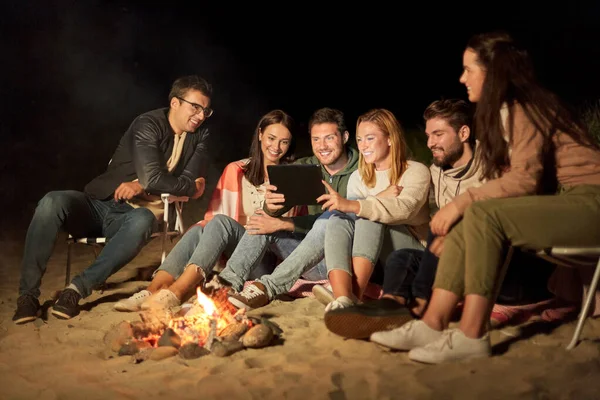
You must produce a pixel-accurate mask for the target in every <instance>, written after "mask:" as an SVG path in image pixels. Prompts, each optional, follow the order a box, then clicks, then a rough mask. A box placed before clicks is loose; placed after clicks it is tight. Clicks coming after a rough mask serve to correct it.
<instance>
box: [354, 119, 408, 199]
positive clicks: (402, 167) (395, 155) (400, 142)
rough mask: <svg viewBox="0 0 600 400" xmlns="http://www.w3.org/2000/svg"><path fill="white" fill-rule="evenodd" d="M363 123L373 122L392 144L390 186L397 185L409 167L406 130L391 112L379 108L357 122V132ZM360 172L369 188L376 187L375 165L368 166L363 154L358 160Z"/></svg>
mask: <svg viewBox="0 0 600 400" xmlns="http://www.w3.org/2000/svg"><path fill="white" fill-rule="evenodd" d="M363 122H371V123H373V124H375V126H377V128H379V129H380V130H381V131H382V132H383V133H384V135H386V136H387V137H388V138H389V139H390V142H391V146H390V153H391V154H390V156H391V159H392V167H391V171H390V174H389V177H390V185H395V184H396V183H397V182H398V180H399V179H400V177H401V176H402V174H403V173H404V171H406V168H407V166H408V162H407V161H408V154H407V149H408V147H407V146H406V141H405V139H404V130H403V129H402V126H401V125H400V122H398V120H397V119H396V117H395V116H394V114H393V113H392V112H391V111H388V110H386V109H383V108H377V109H373V110H370V111H367V112H366V113H364V114H362V115H361V116H360V117H358V120H357V121H356V131H357V132H358V126H359V125H360V124H361V123H363ZM358 172H359V174H360V177H361V179H362V181H363V182H364V183H365V185H367V187H369V188H372V187H375V184H376V183H377V178H376V176H375V165H374V164H367V163H366V162H365V159H364V157H363V155H362V153H361V154H360V155H359V158H358Z"/></svg>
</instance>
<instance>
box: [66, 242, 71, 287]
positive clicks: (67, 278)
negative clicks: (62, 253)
mask: <svg viewBox="0 0 600 400" xmlns="http://www.w3.org/2000/svg"><path fill="white" fill-rule="evenodd" d="M71 246H72V243H71V242H69V243H67V273H66V275H65V287H66V286H69V283H71Z"/></svg>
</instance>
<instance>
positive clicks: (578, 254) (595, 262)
mask: <svg viewBox="0 0 600 400" xmlns="http://www.w3.org/2000/svg"><path fill="white" fill-rule="evenodd" d="M537 255H538V256H539V257H541V258H544V259H546V260H548V261H550V262H552V263H554V264H557V265H561V266H563V267H571V268H572V267H579V266H584V267H593V266H596V271H595V272H594V276H593V278H592V282H591V283H590V288H589V291H588V294H587V297H586V298H585V299H584V301H583V307H582V308H581V312H580V314H579V320H578V321H577V327H576V328H575V333H574V334H573V338H572V339H571V342H570V343H569V345H568V346H567V350H571V349H573V348H574V347H575V346H577V343H578V342H579V336H580V335H581V330H582V329H583V324H584V323H585V319H586V318H587V316H588V313H589V312H590V307H591V305H592V301H593V300H594V297H595V295H596V289H597V288H598V279H599V278H600V247H552V248H550V249H546V250H541V251H539V252H537Z"/></svg>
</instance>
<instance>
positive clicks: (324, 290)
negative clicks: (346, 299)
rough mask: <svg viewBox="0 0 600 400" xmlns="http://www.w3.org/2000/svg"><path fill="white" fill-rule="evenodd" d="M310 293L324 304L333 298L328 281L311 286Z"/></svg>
mask: <svg viewBox="0 0 600 400" xmlns="http://www.w3.org/2000/svg"><path fill="white" fill-rule="evenodd" d="M312 293H313V295H314V296H315V298H316V299H317V300H319V302H320V303H321V304H323V305H324V306H326V305H328V304H329V303H331V302H332V301H334V300H335V297H333V291H332V290H331V285H330V284H329V283H328V284H325V285H315V286H313V288H312Z"/></svg>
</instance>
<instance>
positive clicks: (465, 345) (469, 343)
mask: <svg viewBox="0 0 600 400" xmlns="http://www.w3.org/2000/svg"><path fill="white" fill-rule="evenodd" d="M491 354H492V345H491V343H490V335H489V334H487V333H486V334H485V335H484V336H483V337H481V338H478V339H471V338H468V337H466V336H465V334H464V333H463V332H462V331H461V330H460V329H447V330H445V331H444V333H443V334H442V336H441V337H440V338H439V339H438V340H436V341H434V342H431V343H429V344H428V345H426V346H423V347H417V348H414V349H412V350H411V351H409V352H408V358H410V359H411V360H413V361H419V362H422V363H428V364H440V363H443V362H448V361H460V360H468V359H471V358H481V357H489V356H490V355H491Z"/></svg>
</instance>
